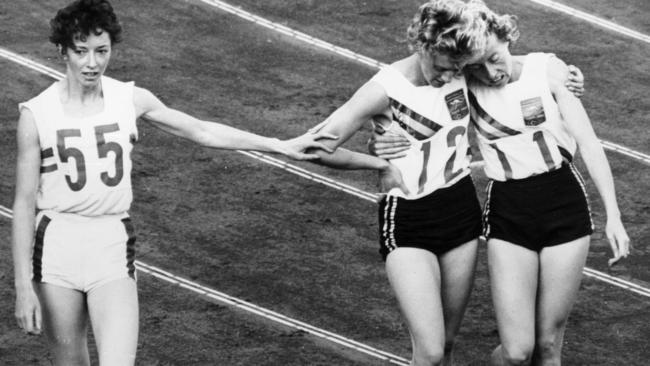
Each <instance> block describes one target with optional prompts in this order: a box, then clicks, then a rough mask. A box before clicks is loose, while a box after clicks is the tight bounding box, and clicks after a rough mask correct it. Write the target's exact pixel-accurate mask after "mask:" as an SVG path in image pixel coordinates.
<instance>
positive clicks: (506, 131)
mask: <svg viewBox="0 0 650 366" xmlns="http://www.w3.org/2000/svg"><path fill="white" fill-rule="evenodd" d="M467 96H468V97H469V104H470V105H471V106H472V109H473V110H474V111H475V114H476V115H477V116H478V117H480V118H481V119H482V120H483V121H485V123H487V124H488V125H490V126H491V127H492V128H494V129H495V130H496V131H497V132H498V133H497V134H494V133H490V132H487V131H486V130H485V129H483V128H481V127H480V124H479V121H478V118H474V120H475V121H474V123H475V125H476V126H477V127H478V128H477V130H478V131H479V133H480V134H481V135H483V136H484V137H485V138H487V139H489V140H494V139H495V138H499V137H506V136H514V135H519V134H521V132H519V131H517V130H513V129H512V128H510V127H508V126H505V125H503V124H502V123H500V122H499V121H497V120H496V119H494V118H493V117H492V116H490V115H489V114H488V113H487V112H486V111H485V110H484V109H483V107H481V106H480V105H479V104H478V101H477V100H476V97H475V96H474V93H472V92H471V91H469V92H468V93H467Z"/></svg>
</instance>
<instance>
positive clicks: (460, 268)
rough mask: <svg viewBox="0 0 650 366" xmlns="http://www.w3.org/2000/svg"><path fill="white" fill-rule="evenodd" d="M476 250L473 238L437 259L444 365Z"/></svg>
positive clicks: (469, 288)
mask: <svg viewBox="0 0 650 366" xmlns="http://www.w3.org/2000/svg"><path fill="white" fill-rule="evenodd" d="M477 250H478V239H475V240H472V241H470V242H468V243H465V244H463V245H461V246H459V247H457V248H454V249H453V250H451V251H449V252H447V253H445V254H443V255H442V256H440V257H439V263H440V272H441V281H442V285H441V287H442V290H441V297H442V308H443V314H444V319H445V340H446V342H445V349H444V352H445V357H444V361H443V365H445V366H447V365H451V364H452V360H453V358H452V356H453V355H452V353H453V346H454V338H455V337H456V334H457V333H458V329H459V328H460V324H461V321H462V320H463V315H464V314H465V308H466V307H467V303H468V301H469V297H470V294H471V292H472V287H473V285H474V272H475V270H476V257H477Z"/></svg>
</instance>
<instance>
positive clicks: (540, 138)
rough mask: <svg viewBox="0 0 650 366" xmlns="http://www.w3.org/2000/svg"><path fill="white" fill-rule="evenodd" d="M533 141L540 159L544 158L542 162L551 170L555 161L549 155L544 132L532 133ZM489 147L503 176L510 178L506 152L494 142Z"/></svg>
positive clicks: (511, 175)
mask: <svg viewBox="0 0 650 366" xmlns="http://www.w3.org/2000/svg"><path fill="white" fill-rule="evenodd" d="M533 142H534V143H535V144H537V148H538V149H539V152H540V153H541V155H542V159H544V163H545V164H546V167H547V168H548V170H552V169H553V168H554V167H555V162H554V161H553V156H552V155H551V150H550V149H549V148H548V144H547V143H546V139H544V133H543V132H542V131H536V132H535V133H533ZM490 147H492V148H493V149H494V151H496V153H497V157H498V158H499V162H500V163H501V167H502V168H503V172H504V174H505V178H506V179H512V178H513V174H512V166H511V165H510V162H509V161H508V158H506V154H504V153H503V151H501V150H499V148H498V147H497V145H496V144H490Z"/></svg>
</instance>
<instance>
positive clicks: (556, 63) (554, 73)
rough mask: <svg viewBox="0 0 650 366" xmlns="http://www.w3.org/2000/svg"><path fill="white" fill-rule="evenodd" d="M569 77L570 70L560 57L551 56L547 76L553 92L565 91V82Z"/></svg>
mask: <svg viewBox="0 0 650 366" xmlns="http://www.w3.org/2000/svg"><path fill="white" fill-rule="evenodd" d="M568 75H569V68H568V66H567V64H566V63H565V62H564V61H562V59H560V58H559V57H556V56H551V57H549V59H548V64H547V68H546V76H547V78H548V82H549V86H550V87H551V91H552V92H554V93H555V92H556V91H559V90H562V89H565V86H564V84H565V81H566V80H567V78H568Z"/></svg>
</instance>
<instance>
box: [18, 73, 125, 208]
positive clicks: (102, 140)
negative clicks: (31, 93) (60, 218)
mask: <svg viewBox="0 0 650 366" xmlns="http://www.w3.org/2000/svg"><path fill="white" fill-rule="evenodd" d="M101 84H102V92H103V97H104V109H103V110H102V111H101V112H100V113H98V114H95V115H92V116H87V117H71V116H66V115H64V110H63V105H62V104H61V100H60V96H59V86H58V85H56V83H55V84H53V85H51V86H50V87H49V88H47V89H46V90H45V91H43V92H42V93H41V94H39V95H38V96H36V97H34V98H33V99H31V100H29V101H28V102H25V103H21V104H19V108H20V109H21V110H22V108H27V109H29V110H30V111H31V112H32V114H33V115H34V120H35V122H36V128H37V130H38V135H39V142H40V147H41V168H40V182H39V187H38V192H37V196H36V208H37V209H38V210H52V211H56V212H64V213H74V214H79V215H83V216H100V215H110V214H120V213H125V212H126V211H127V210H128V209H129V207H130V205H131V201H132V197H133V193H132V190H131V150H132V149H133V142H134V141H136V140H137V136H138V131H137V127H136V122H135V121H136V117H135V106H134V104H133V89H134V86H133V85H134V84H133V82H129V83H123V82H120V81H117V80H114V79H111V78H108V77H105V76H103V77H102V79H101Z"/></svg>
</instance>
